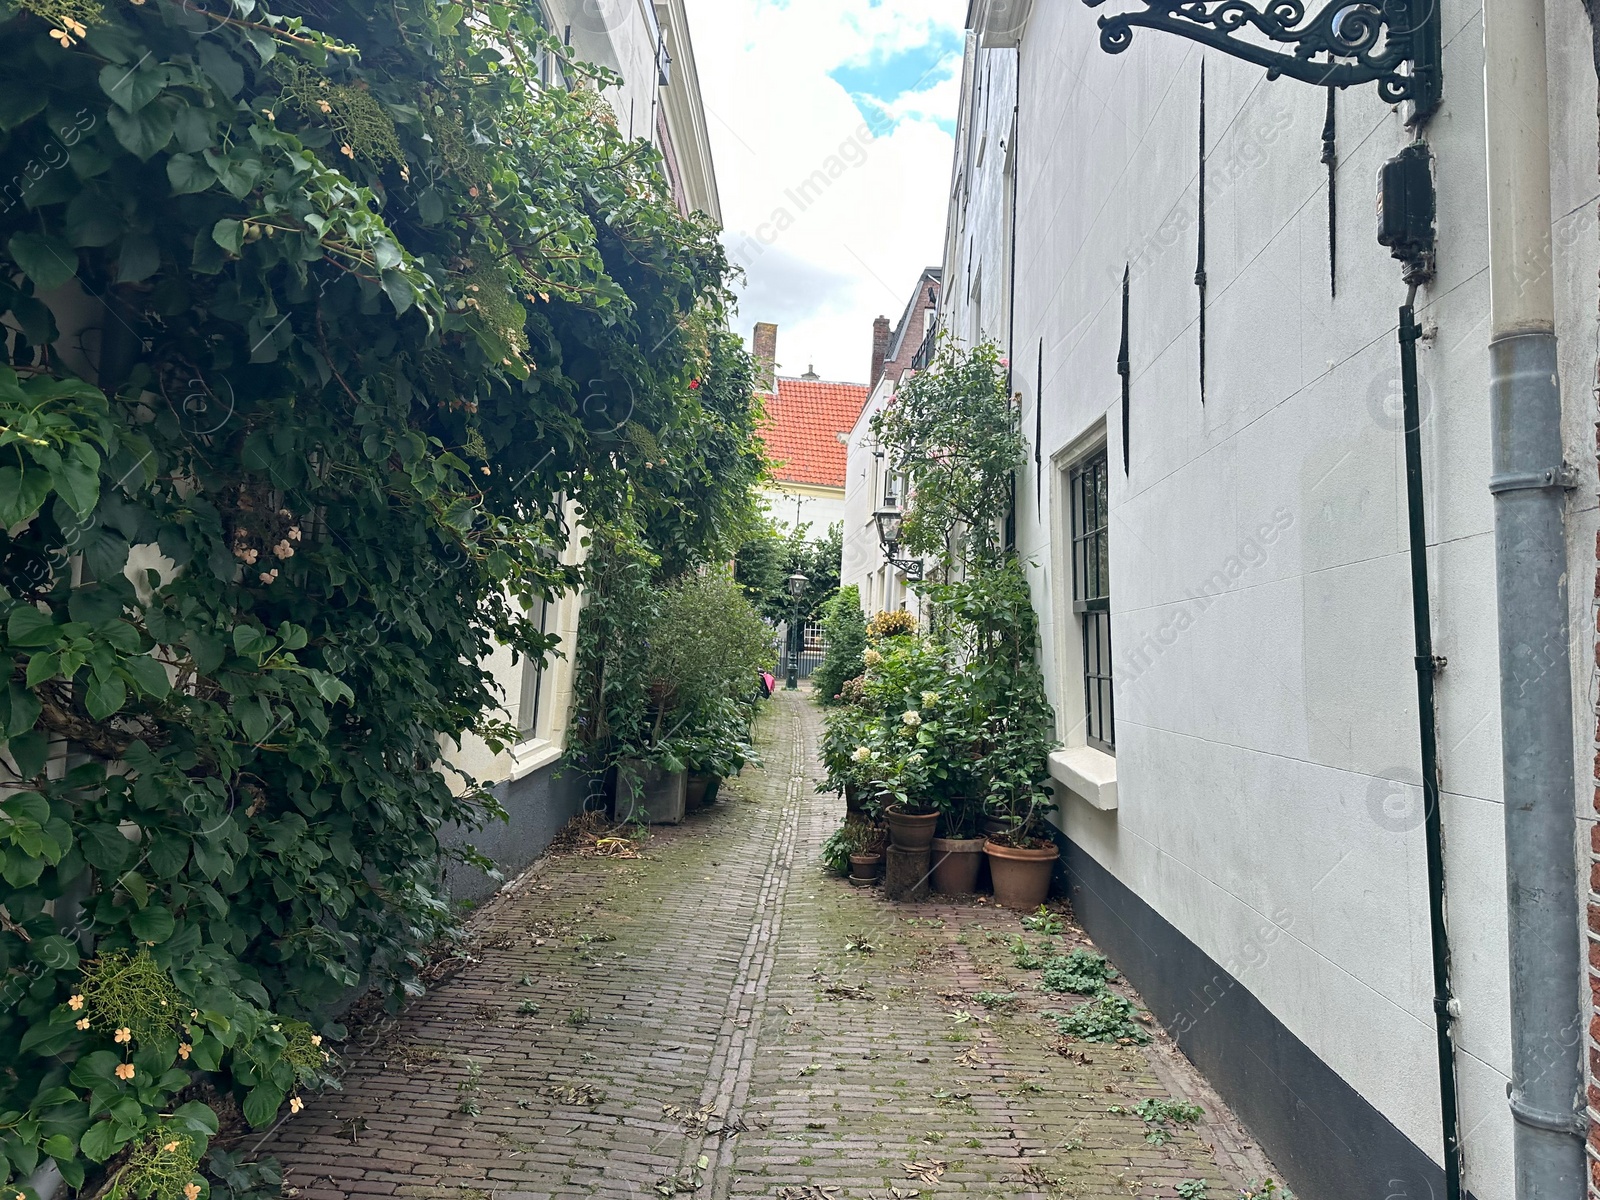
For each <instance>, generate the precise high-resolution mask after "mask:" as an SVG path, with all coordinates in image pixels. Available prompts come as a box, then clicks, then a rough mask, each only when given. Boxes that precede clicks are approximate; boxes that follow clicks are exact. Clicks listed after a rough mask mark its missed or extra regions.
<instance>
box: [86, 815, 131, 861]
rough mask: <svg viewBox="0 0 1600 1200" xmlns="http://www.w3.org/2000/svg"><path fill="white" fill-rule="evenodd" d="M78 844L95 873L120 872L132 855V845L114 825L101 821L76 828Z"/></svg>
mask: <svg viewBox="0 0 1600 1200" xmlns="http://www.w3.org/2000/svg"><path fill="white" fill-rule="evenodd" d="M78 844H79V845H80V846H82V847H83V857H84V858H86V859H87V860H88V861H89V865H90V866H91V867H94V868H95V869H96V870H97V871H120V870H121V869H122V867H123V864H125V863H126V862H127V861H128V859H129V858H131V857H132V855H133V843H132V842H130V841H129V840H128V839H127V838H126V837H124V836H123V835H122V831H121V830H120V829H118V828H117V827H116V826H115V825H110V824H106V823H105V822H103V821H96V822H93V823H92V824H88V825H80V826H78Z"/></svg>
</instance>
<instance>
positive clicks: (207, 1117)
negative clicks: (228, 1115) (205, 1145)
mask: <svg viewBox="0 0 1600 1200" xmlns="http://www.w3.org/2000/svg"><path fill="white" fill-rule="evenodd" d="M172 1119H173V1120H174V1121H177V1122H180V1123H181V1124H183V1125H185V1126H187V1127H188V1129H189V1130H190V1132H192V1133H198V1134H200V1135H201V1136H203V1137H210V1136H211V1135H212V1134H214V1133H216V1132H217V1114H216V1112H215V1111H214V1110H213V1109H212V1108H211V1106H210V1105H208V1104H206V1103H204V1102H203V1101H200V1100H191V1101H189V1103H187V1104H185V1105H182V1106H180V1107H179V1108H178V1109H177V1110H176V1111H175V1112H174V1113H173V1114H172Z"/></svg>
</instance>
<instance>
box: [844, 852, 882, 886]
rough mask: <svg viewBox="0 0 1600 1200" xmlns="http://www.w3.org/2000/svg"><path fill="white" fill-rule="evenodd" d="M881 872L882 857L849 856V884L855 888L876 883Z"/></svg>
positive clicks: (870, 855) (872, 855) (867, 855)
mask: <svg viewBox="0 0 1600 1200" xmlns="http://www.w3.org/2000/svg"><path fill="white" fill-rule="evenodd" d="M882 870H883V855H881V854H852V855H851V856H850V882H851V883H853V884H856V885H857V886H863V887H864V886H865V885H867V884H869V883H876V882H877V879H878V873H879V872H880V871H882Z"/></svg>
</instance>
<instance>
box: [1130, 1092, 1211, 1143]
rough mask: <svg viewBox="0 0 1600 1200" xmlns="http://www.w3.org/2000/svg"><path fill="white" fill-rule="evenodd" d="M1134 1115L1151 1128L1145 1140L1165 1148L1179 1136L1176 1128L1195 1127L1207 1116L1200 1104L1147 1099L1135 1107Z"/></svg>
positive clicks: (1153, 1098)
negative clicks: (1182, 1126) (1179, 1126)
mask: <svg viewBox="0 0 1600 1200" xmlns="http://www.w3.org/2000/svg"><path fill="white" fill-rule="evenodd" d="M1133 1111H1134V1115H1135V1116H1137V1117H1139V1118H1140V1119H1141V1120H1142V1121H1144V1123H1145V1124H1146V1125H1148V1126H1150V1128H1149V1130H1148V1131H1147V1132H1146V1133H1145V1135H1144V1140H1145V1141H1147V1142H1149V1143H1150V1144H1151V1145H1152V1146H1165V1145H1166V1144H1167V1143H1168V1142H1170V1141H1171V1140H1172V1139H1173V1138H1174V1137H1176V1136H1177V1134H1176V1133H1175V1132H1174V1127H1175V1126H1178V1125H1193V1124H1194V1123H1195V1122H1196V1121H1198V1120H1199V1119H1200V1118H1201V1117H1203V1116H1205V1115H1206V1110H1205V1109H1203V1108H1201V1107H1200V1106H1199V1105H1198V1104H1185V1103H1183V1102H1182V1101H1181V1100H1157V1099H1156V1098H1155V1097H1153V1096H1152V1097H1147V1098H1146V1099H1144V1100H1141V1101H1139V1103H1137V1104H1135V1105H1134V1106H1133Z"/></svg>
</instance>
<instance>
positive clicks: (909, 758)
mask: <svg viewBox="0 0 1600 1200" xmlns="http://www.w3.org/2000/svg"><path fill="white" fill-rule="evenodd" d="M921 761H922V751H921V750H917V751H914V752H913V753H911V754H908V755H906V762H908V763H912V764H916V763H919V762H921Z"/></svg>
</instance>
